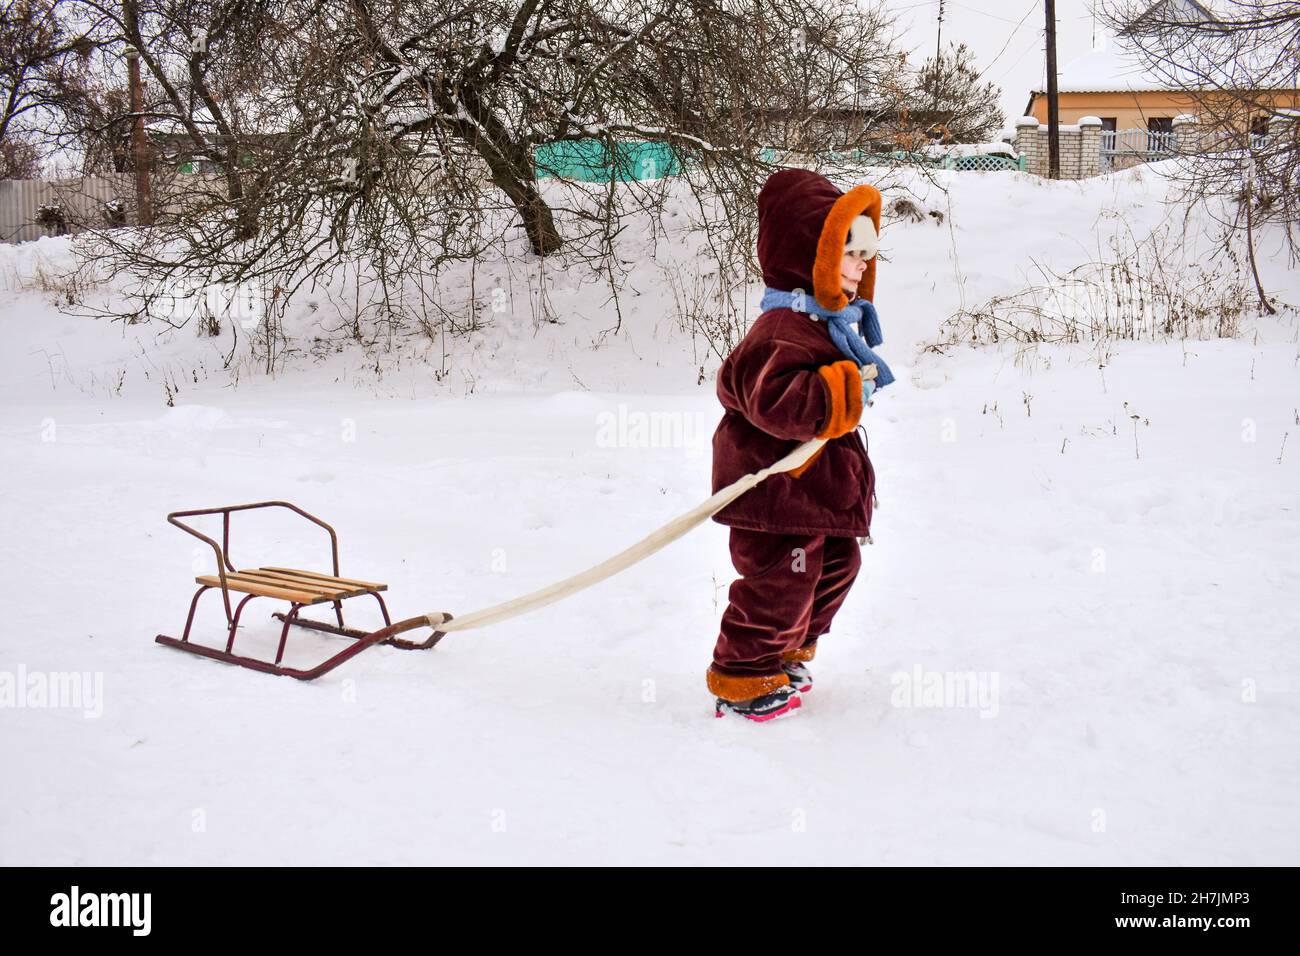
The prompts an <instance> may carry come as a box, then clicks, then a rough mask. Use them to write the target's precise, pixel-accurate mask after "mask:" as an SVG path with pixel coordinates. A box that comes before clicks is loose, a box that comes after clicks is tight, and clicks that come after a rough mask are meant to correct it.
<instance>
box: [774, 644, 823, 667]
mask: <svg viewBox="0 0 1300 956" xmlns="http://www.w3.org/2000/svg"><path fill="white" fill-rule="evenodd" d="M816 653H817V645H816V644H805V645H804V646H803V647H796V648H795V649H794V650H792V651H785V652H784V653H783V654H782V655H781V660H783V661H798V662H799V663H800V664H806V663H808V662H809V661H810V660H812V659H813V656H814V655H815V654H816Z"/></svg>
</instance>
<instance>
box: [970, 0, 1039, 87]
mask: <svg viewBox="0 0 1300 956" xmlns="http://www.w3.org/2000/svg"><path fill="white" fill-rule="evenodd" d="M1037 9H1038V0H1032V2H1031V3H1030V4H1029V9H1028V10H1026V11H1025V15H1024V16H1023V17H1021V18H1020V22H1019V23H1017V24H1016V28H1015V29H1014V30H1012V31H1011V35H1010V36H1008V37H1007V42H1006V43H1004V44H1002V49H1001V50H998V54H997V56H995V57H994V58H993V59H992V60H990V61H989V65H988V66H986V67H984V69H982V70H980V72H979V75H978V76H976V77H975V79H977V80H978V79H980V78H982V77H983V76H984V74H985V73H987V72H988V71H989V70H991V69H993V64H994V63H996V62H998V59H999V58H1000V57H1001V56H1002V54H1003V53H1006V52H1007V47H1009V46H1010V45H1011V41H1012V40H1014V39H1015V38H1016V34H1017V33H1019V32H1020V28H1021V27H1023V26H1024V25H1025V21H1026V20H1028V19H1029V15H1030V14H1031V13H1033V12H1034V11H1035V10H1037ZM998 19H1001V17H999V18H998ZM1007 22H1008V23H1010V22H1011V21H1010V20H1008V21H1007ZM1023 58H1024V54H1021V59H1023ZM1016 62H1017V63H1019V62H1020V60H1017V61H1016ZM1003 75H1005V74H1003Z"/></svg>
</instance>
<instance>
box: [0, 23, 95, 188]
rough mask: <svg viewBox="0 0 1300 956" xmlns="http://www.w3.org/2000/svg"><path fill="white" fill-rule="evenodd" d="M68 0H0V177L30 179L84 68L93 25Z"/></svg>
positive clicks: (53, 137)
mask: <svg viewBox="0 0 1300 956" xmlns="http://www.w3.org/2000/svg"><path fill="white" fill-rule="evenodd" d="M71 8H72V4H71V3H70V2H68V0H0V163H2V164H3V168H0V178H31V177H33V176H34V175H35V174H36V172H37V170H38V169H39V166H40V160H41V159H42V156H41V151H42V149H43V148H44V147H46V146H47V145H48V144H49V143H51V142H56V141H57V140H58V139H59V138H60V134H61V124H62V122H63V120H64V117H65V111H66V110H67V109H68V108H69V106H71V105H72V103H73V102H74V100H75V98H76V90H77V88H78V86H79V84H80V83H81V82H82V78H83V77H84V75H85V74H86V72H87V69H88V64H89V61H90V58H91V56H92V54H93V53H94V51H95V49H96V47H97V45H98V41H97V40H96V39H95V31H96V29H97V24H96V23H95V22H94V21H93V20H92V21H81V22H76V21H75V20H74V19H73V18H72V17H70V15H69V14H70V11H71Z"/></svg>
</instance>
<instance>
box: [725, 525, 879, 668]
mask: <svg viewBox="0 0 1300 956" xmlns="http://www.w3.org/2000/svg"><path fill="white" fill-rule="evenodd" d="M731 563H732V564H734V565H735V567H736V570H737V571H739V572H740V574H741V577H740V578H738V579H737V580H736V581H734V582H733V583H732V585H731V590H730V592H729V594H728V597H729V600H730V604H729V605H728V606H727V610H726V611H725V612H723V615H722V627H721V633H720V635H719V637H718V643H717V646H716V647H715V648H714V650H713V670H714V671H716V672H718V673H720V674H726V675H731V676H734V677H759V676H763V675H772V674H781V673H782V670H781V659H782V657H783V656H784V657H785V658H786V659H787V660H805V661H806V660H811V659H812V656H813V654H814V653H815V651H816V647H817V639H818V638H819V637H821V636H822V635H823V634H825V633H826V632H827V631H829V630H830V626H831V618H833V617H834V616H835V612H836V611H838V610H839V609H840V605H841V604H843V603H844V598H845V597H847V596H848V593H849V588H850V587H851V586H852V585H853V581H854V579H855V578H856V577H857V576H858V569H859V568H861V567H862V548H861V546H860V545H859V544H858V539H857V538H852V537H838V536H835V537H832V536H825V535H798V534H794V535H791V534H773V533H771V532H768V531H747V530H745V529H743V528H732V529H731Z"/></svg>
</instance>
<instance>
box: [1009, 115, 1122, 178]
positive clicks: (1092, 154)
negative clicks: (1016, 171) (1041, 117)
mask: <svg viewBox="0 0 1300 956" xmlns="http://www.w3.org/2000/svg"><path fill="white" fill-rule="evenodd" d="M1057 129H1058V130H1059V133H1060V136H1059V141H1060V164H1061V178H1062V179H1086V178H1087V177H1089V176H1096V175H1098V174H1099V173H1100V172H1101V120H1100V119H1099V118H1097V117H1096V116H1084V117H1082V118H1081V119H1080V120H1079V122H1077V123H1069V124H1066V123H1062V124H1061V125H1059V126H1057ZM1016 151H1017V152H1018V153H1020V155H1022V156H1024V157H1025V170H1026V171H1027V172H1031V173H1034V174H1036V175H1038V176H1046V175H1047V169H1048V155H1047V151H1048V147H1047V127H1046V126H1045V125H1040V124H1039V122H1038V120H1037V119H1035V118H1034V117H1032V116H1025V117H1022V118H1021V119H1019V120H1017V121H1016Z"/></svg>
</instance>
